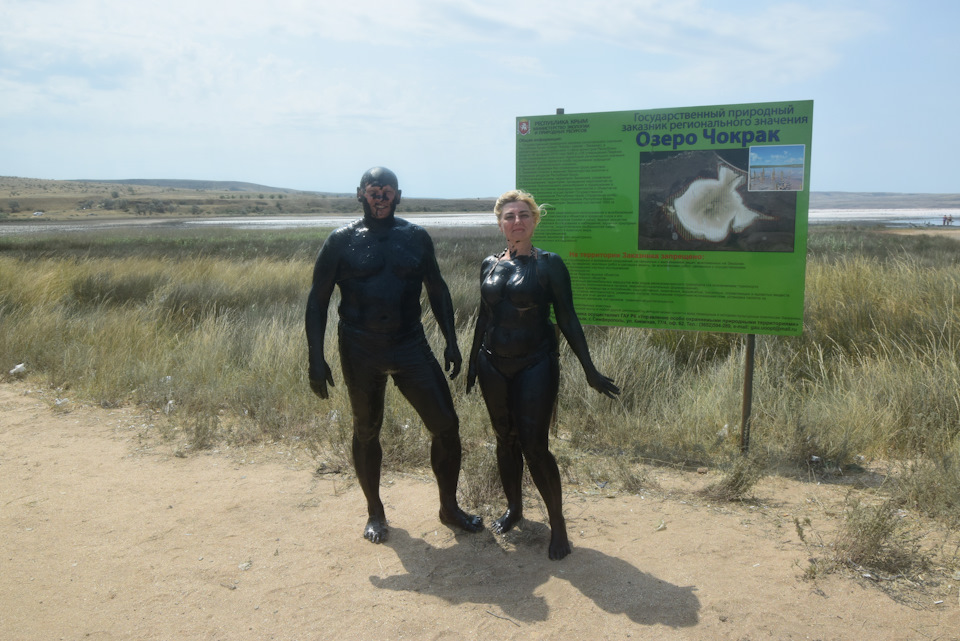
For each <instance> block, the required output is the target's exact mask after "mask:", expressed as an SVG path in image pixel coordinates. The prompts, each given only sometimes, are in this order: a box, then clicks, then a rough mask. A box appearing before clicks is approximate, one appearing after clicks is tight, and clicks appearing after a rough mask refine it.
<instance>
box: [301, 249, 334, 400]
mask: <svg viewBox="0 0 960 641" xmlns="http://www.w3.org/2000/svg"><path fill="white" fill-rule="evenodd" d="M340 244H341V240H340V237H339V236H337V235H336V232H334V233H333V234H330V235H329V236H327V240H326V241H324V243H323V246H322V247H321V248H320V252H319V253H318V254H317V262H316V264H314V266H313V285H312V286H311V287H310V294H309V295H308V296H307V311H306V318H305V323H304V325H305V329H306V332H307V352H308V356H307V357H308V366H309V378H310V389H311V390H313V393H314V394H316V395H317V396H319V397H320V398H327V396H328V392H327V385H330V386H331V387H332V386H333V374H332V373H331V372H330V367H329V366H328V365H327V360H326V358H325V357H324V354H323V342H324V337H325V336H326V333H327V311H328V308H329V306H330V297H331V295H332V294H333V288H334V285H336V278H337V265H338V263H339V254H340Z"/></svg>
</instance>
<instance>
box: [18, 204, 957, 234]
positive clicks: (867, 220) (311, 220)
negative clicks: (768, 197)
mask: <svg viewBox="0 0 960 641" xmlns="http://www.w3.org/2000/svg"><path fill="white" fill-rule="evenodd" d="M944 216H953V221H954V222H953V225H955V226H956V227H957V228H958V229H960V209H811V210H810V216H809V223H810V224H811V225H823V224H841V223H850V224H862V225H877V224H883V225H887V226H888V227H938V228H940V227H943V226H944V225H943V217H944ZM402 217H403V218H405V219H406V220H409V221H410V222H412V223H415V224H417V225H421V226H423V227H427V228H431V227H477V226H493V225H494V224H495V222H494V217H493V214H491V213H489V212H480V213H451V214H410V215H406V216H402ZM356 219H357V215H355V214H354V215H349V216H287V217H276V216H270V217H253V216H245V217H240V218H196V219H177V220H166V219H143V218H136V219H125V220H109V221H86V222H84V221H70V222H51V221H45V220H42V219H37V220H31V221H21V222H15V223H8V222H4V223H0V236H19V235H27V234H35V233H70V232H96V231H105V230H109V229H123V228H132V227H141V228H142V227H146V226H150V227H155V228H157V229H191V228H193V229H200V228H204V227H222V228H227V229H262V230H265V231H275V230H280V229H300V228H331V227H339V226H341V225H345V224H347V223H350V222H353V221H354V220H356ZM948 227H949V226H948Z"/></svg>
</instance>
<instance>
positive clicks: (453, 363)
mask: <svg viewBox="0 0 960 641" xmlns="http://www.w3.org/2000/svg"><path fill="white" fill-rule="evenodd" d="M443 360H444V365H443V369H444V371H446V372H450V378H451V379H454V378H456V377H457V374H459V373H460V366H461V365H463V357H462V356H460V350H459V349H458V348H457V344H456V343H450V344H449V345H447V348H446V349H445V350H443ZM451 367H452V368H453V371H450V369H451Z"/></svg>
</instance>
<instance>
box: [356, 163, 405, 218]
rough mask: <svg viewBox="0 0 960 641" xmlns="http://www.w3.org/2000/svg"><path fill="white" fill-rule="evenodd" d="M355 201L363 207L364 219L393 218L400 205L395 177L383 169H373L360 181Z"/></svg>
mask: <svg viewBox="0 0 960 641" xmlns="http://www.w3.org/2000/svg"><path fill="white" fill-rule="evenodd" d="M357 200H358V201H360V204H361V205H363V214H364V217H365V218H367V219H370V220H385V219H387V218H390V217H391V216H393V212H394V211H396V209H397V205H399V204H400V189H399V186H398V184H397V176H396V174H394V173H393V172H392V171H390V170H389V169H386V168H385V167H374V168H373V169H370V170H369V171H367V173H365V174H364V175H363V178H361V179H360V186H359V187H357Z"/></svg>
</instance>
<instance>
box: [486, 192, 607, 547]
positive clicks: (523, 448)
mask: <svg viewBox="0 0 960 641" xmlns="http://www.w3.org/2000/svg"><path fill="white" fill-rule="evenodd" d="M494 212H495V213H496V216H497V224H498V226H499V227H500V231H501V232H503V235H504V237H505V238H506V241H507V248H506V249H505V250H503V251H501V252H500V253H498V254H496V255H493V256H489V257H487V258H486V259H485V260H484V261H483V265H482V267H481V270H480V271H481V279H480V311H479V314H478V316H477V325H476V328H475V330H474V335H473V346H472V347H471V349H470V362H469V365H468V370H467V392H468V393H469V392H470V390H471V389H472V388H473V385H474V382H476V381H479V383H480V389H481V391H482V392H483V399H484V401H485V403H486V406H487V412H488V413H489V415H490V422H491V423H492V424H493V430H494V432H495V434H496V439H497V465H498V467H499V470H500V481H501V483H502V484H503V490H504V493H505V494H506V497H507V509H506V512H504V513H503V516H501V517H500V518H499V519H497V520H496V521H494V523H493V526H492V529H493V531H494V532H496V533H497V534H503V533H505V532H507V531H509V530H510V529H511V528H512V527H513V526H514V525H516V524H517V523H518V522H519V521H520V519H521V518H522V516H523V497H522V486H523V462H524V460H526V462H527V467H528V468H529V469H530V476H531V477H532V478H533V482H534V483H535V484H536V486H537V489H538V490H539V491H540V495H541V496H542V497H543V501H544V503H546V506H547V515H548V517H549V519H550V546H549V548H548V554H549V556H550V558H551V559H554V560H556V559H562V558H563V557H565V556H567V555H568V554H569V553H570V549H571V548H570V540H569V538H568V537H567V527H566V522H565V521H564V518H563V510H562V501H563V497H562V488H561V484H560V471H559V469H558V467H557V461H556V459H554V457H553V454H551V453H550V450H549V448H548V437H549V432H550V422H551V417H552V415H553V410H554V406H555V403H556V400H557V391H558V389H559V384H560V365H559V356H558V353H557V350H558V344H557V334H556V331H555V330H554V326H553V323H551V321H550V310H551V308H552V309H553V312H554V314H555V316H556V319H557V325H558V326H559V328H560V331H561V332H562V333H563V335H564V337H565V338H566V340H567V343H569V345H570V347H571V348H572V349H573V353H574V354H576V356H577V358H578V359H579V360H580V365H581V366H582V367H583V371H584V373H585V374H586V376H587V383H589V385H590V387H592V388H593V389H595V390H597V391H598V392H600V393H601V394H604V395H606V396H608V397H610V398H614V396H615V395H617V394H619V393H620V390H619V389H618V388H617V386H616V385H615V384H614V382H613V381H612V380H611V379H609V378H607V377H606V376H604V375H603V374H601V373H600V372H598V371H597V368H596V367H594V364H593V361H592V360H591V359H590V351H589V349H588V348H587V340H586V338H585V336H584V334H583V328H582V327H581V326H580V321H579V319H577V314H576V312H575V311H574V307H573V293H572V290H571V287H570V275H569V273H568V272H567V267H566V265H564V264H563V261H562V260H561V259H560V257H559V256H557V255H556V254H553V253H550V252H545V251H543V250H540V249H538V248H536V247H534V246H533V241H532V236H533V232H534V230H535V229H536V227H537V224H538V223H539V222H540V207H538V205H537V203H536V201H535V200H534V198H533V196H531V195H530V194H528V193H526V192H523V191H519V190H515V191H509V192H507V193H505V194H503V195H502V196H500V198H499V199H497V203H496V205H495V207H494Z"/></svg>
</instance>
